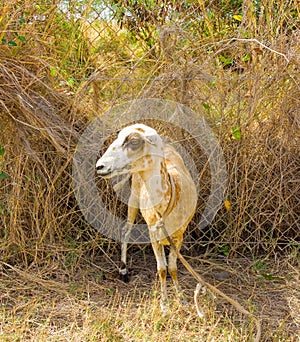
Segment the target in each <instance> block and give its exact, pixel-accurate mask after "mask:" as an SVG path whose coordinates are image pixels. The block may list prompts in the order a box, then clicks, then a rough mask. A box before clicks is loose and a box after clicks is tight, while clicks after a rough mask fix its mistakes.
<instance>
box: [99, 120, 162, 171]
mask: <svg viewBox="0 0 300 342" xmlns="http://www.w3.org/2000/svg"><path fill="white" fill-rule="evenodd" d="M163 158H164V154H163V142H162V139H161V137H160V136H159V135H158V133H157V132H156V130H155V129H153V128H151V127H149V126H146V125H144V124H135V125H132V126H127V127H125V128H123V129H122V130H121V131H120V132H119V134H118V137H117V139H116V140H115V141H114V142H113V143H112V144H111V145H110V146H109V148H108V149H107V151H106V152H105V153H104V155H103V156H102V157H101V158H100V159H99V160H98V161H97V163H96V170H97V173H98V175H99V176H101V177H104V178H111V177H114V176H117V175H120V174H124V173H128V172H131V173H134V172H139V171H145V170H149V169H151V168H152V167H154V165H155V164H156V162H157V161H161V160H162V159H163Z"/></svg>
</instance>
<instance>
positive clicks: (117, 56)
mask: <svg viewBox="0 0 300 342" xmlns="http://www.w3.org/2000/svg"><path fill="white" fill-rule="evenodd" d="M278 3H279V5H280V2H278ZM246 4H247V1H244V7H243V11H244V12H243V13H244V14H245V16H244V18H247V20H244V21H243V22H242V23H241V25H237V23H236V25H235V26H230V25H229V23H226V25H225V24H224V23H223V24H224V26H222V25H223V24H222V22H219V21H218V23H219V25H220V27H215V26H214V23H215V22H216V20H215V19H216V18H211V22H210V21H209V20H210V18H209V17H206V18H204V19H205V20H204V21H205V23H202V24H201V25H203V27H202V26H201V27H202V29H203V30H205V28H206V29H207V30H208V31H207V32H208V35H205V34H204V33H203V32H204V31H203V30H198V31H195V30H194V31H193V30H192V28H187V27H184V26H183V27H179V25H176V26H175V25H174V26H172V25H168V26H166V27H161V28H160V32H159V34H157V33H155V34H154V38H156V39H157V40H156V41H155V43H154V45H153V46H152V47H150V48H149V46H148V47H147V45H145V44H140V45H139V44H138V42H136V41H135V42H132V39H130V36H129V35H128V32H127V31H126V28H123V29H122V30H120V31H118V34H116V35H114V34H113V31H114V30H116V29H117V28H118V27H119V26H118V25H117V24H116V23H115V24H113V25H110V24H108V23H103V22H102V23H99V22H95V23H94V24H92V23H91V22H88V23H87V22H83V21H78V20H76V16H74V17H72V16H71V17H70V18H67V17H66V16H64V15H63V14H61V16H60V17H59V16H58V14H57V6H56V5H53V6H50V7H47V5H45V4H44V3H43V2H41V3H40V5H37V6H36V7H34V8H33V7H32V3H31V2H29V1H24V6H23V7H22V9H20V7H19V5H18V2H17V1H15V2H14V1H9V2H8V1H4V3H3V4H1V5H0V13H1V14H0V19H1V20H0V39H2V41H1V42H2V43H1V44H2V45H1V50H0V84H1V86H0V114H1V116H0V132H1V135H0V151H4V154H3V152H1V153H0V154H1V155H0V174H1V175H3V173H2V172H4V173H5V175H7V178H5V177H3V176H1V177H0V225H1V230H0V238H1V241H0V248H1V263H0V278H1V282H0V291H1V297H0V298H1V299H0V300H1V307H0V339H1V340H3V341H36V340H38V341H67V340H68V341H93V340H94V341H98V340H101V341H118V340H120V341H122V340H130V341H140V340H141V341H165V340H169V341H193V340H194V341H251V338H252V336H253V335H254V330H255V326H254V323H253V322H249V321H248V320H247V319H245V317H241V316H240V315H239V314H237V313H236V312H234V311H233V309H232V308H231V307H230V306H228V304H226V303H223V302H222V301H221V300H220V299H212V298H211V297H210V296H209V295H208V294H207V295H204V296H202V297H201V298H199V300H200V301H201V303H200V306H201V305H202V306H203V309H204V311H206V317H205V318H204V319H203V320H200V319H199V318H198V316H197V313H196V310H195V308H194V305H193V303H192V297H193V291H194V289H195V286H196V284H195V281H194V279H192V277H191V276H190V275H189V274H187V273H186V271H185V270H184V269H183V268H182V267H180V268H181V272H180V273H181V274H180V279H181V283H182V286H183V288H184V291H185V293H186V297H187V299H188V302H189V304H188V305H187V306H180V305H179V304H178V303H176V301H174V303H173V302H172V303H171V306H170V313H169V314H168V315H166V316H162V315H161V313H160V312H159V305H158V300H159V298H158V294H157V293H158V291H157V286H158V282H157V280H156V278H155V260H154V257H153V256H152V254H151V251H150V249H149V248H148V247H140V248H139V247H137V246H134V247H131V248H130V251H129V253H130V255H131V258H132V259H131V261H130V268H131V282H130V284H129V285H125V284H122V283H120V282H119V281H118V280H117V279H116V277H117V267H116V264H117V262H118V258H119V246H118V244H117V243H115V242H112V241H110V240H108V239H107V238H105V237H103V236H101V235H100V234H98V233H96V232H95V231H94V230H93V229H92V228H91V227H89V225H88V224H87V223H86V222H85V220H84V218H83V216H82V215H81V213H80V211H79V208H78V206H77V204H76V200H75V197H74V194H73V189H72V184H71V164H72V156H73V152H74V149H75V147H76V142H77V140H78V137H79V136H80V133H81V132H82V131H83V130H84V129H85V127H86V126H87V124H88V122H90V121H91V120H92V119H93V118H94V117H96V116H97V115H98V114H99V112H100V113H102V112H103V111H104V110H106V109H108V108H110V107H111V106H113V105H115V104H118V103H121V102H123V101H125V100H132V99H136V98H146V97H158V98H167V99H170V100H175V101H179V102H182V103H184V104H186V105H188V106H190V107H191V108H192V109H193V110H195V111H196V112H199V113H202V115H204V116H205V117H206V118H207V120H208V121H209V122H210V124H211V127H212V129H213V130H214V132H215V134H216V136H217V137H218V139H219V141H220V143H221V145H222V148H223V151H224V156H225V159H226V162H227V167H228V170H227V171H228V186H227V193H226V199H227V200H228V201H230V204H231V210H227V209H228V208H227V209H226V208H225V206H224V207H223V208H221V210H220V211H219V212H218V214H217V216H216V217H215V220H214V222H213V223H212V225H211V226H210V227H209V228H208V229H207V230H205V231H203V232H200V231H199V230H198V229H196V225H197V222H198V220H199V217H200V215H201V212H202V208H201V206H200V207H199V210H198V213H197V214H196V216H195V218H194V221H193V223H192V224H191V226H190V228H189V231H188V234H187V236H186V240H185V246H184V248H183V250H182V252H183V254H184V255H187V256H188V257H189V258H190V261H191V263H192V265H193V267H194V268H195V269H196V270H197V271H198V272H199V273H200V274H203V276H204V278H205V279H206V280H208V281H209V282H211V283H212V284H214V285H216V286H217V287H220V288H221V289H222V291H224V292H225V293H226V294H228V295H230V296H232V297H233V298H235V299H236V300H238V301H239V302H241V303H242V304H243V305H244V306H245V307H246V308H247V309H248V310H250V311H251V312H254V313H255V315H257V316H258V317H260V318H262V320H263V324H262V328H263V330H262V340H263V341H291V342H292V341H296V340H297V333H298V331H297V329H298V330H299V317H300V313H299V292H298V288H297V284H298V282H299V271H298V268H297V267H298V262H299V227H300V219H299V217H300V212H299V193H300V185H299V177H300V155H299V136H300V135H299V132H300V119H299V118H300V112H299V108H300V104H299V99H300V96H299V95H300V92H299V55H300V50H299V46H300V44H299V29H297V23H298V19H297V18H298V16H297V13H298V14H299V7H297V6H298V5H297V3H296V2H295V3H292V2H290V1H288V2H282V4H281V5H280V6H279V5H278V6H279V7H278V8H275V7H276V6H277V5H275V4H273V2H267V1H264V8H265V15H264V17H259V18H257V17H256V16H255V15H254V14H253V13H252V12H251V10H250V9H249V7H247V6H246ZM203 6H204V5H203ZM291 6H293V8H294V12H293V13H294V14H293V15H292V14H291V13H292V12H291V11H290V10H289V7H291ZM278 11H279V12H280V13H281V15H280V16H279V15H278V16H276V13H278ZM33 19H34V20H33ZM88 24H89V25H90V26H91V27H92V29H91V31H92V33H90V32H89V29H88ZM207 27H208V28H207ZM95 28H97V29H95ZM212 30H216V34H215V37H212V36H211V35H210V33H211V31H212ZM108 31H109V32H110V34H107V33H108ZM246 33H247V35H246ZM91 34H92V35H93V44H91V41H90V40H89V38H90V35H91ZM97 35H98V37H97ZM245 35H246V38H248V37H256V38H257V41H254V40H251V39H250V40H245ZM22 37H23V38H22ZM24 38H25V40H24ZM233 38H234V39H233ZM97 39H99V42H100V43H101V44H102V45H101V46H104V47H109V48H107V49H106V50H105V49H103V50H101V51H100V50H99V51H100V52H99V51H97V47H98V45H97V44H98V43H99V42H98V41H97ZM13 42H14V43H15V44H16V45H15V44H13ZM260 42H262V43H263V45H262V44H260ZM123 45H126V49H123ZM224 58H225V62H224ZM231 59H232V63H229V64H226V63H227V62H228V61H230V60H231ZM226 60H227V62H226ZM287 60H288V62H287ZM224 63H225V65H224ZM153 124H154V125H157V126H158V127H159V129H161V130H163V131H164V132H166V134H167V135H169V136H170V138H171V139H173V140H176V139H177V140H178V139H179V138H178V135H177V131H176V130H174V129H172V127H171V128H170V127H168V126H167V125H166V126H164V127H162V126H161V122H157V123H155V122H154V123H153ZM236 128H238V130H239V131H240V133H241V137H240V138H236V136H235V134H234V132H233V130H234V129H236ZM174 132H175V133H176V134H175V136H174ZM179 133H180V132H178V134H179ZM188 141H189V142H191V141H193V143H192V144H187V143H186V141H182V144H183V145H184V144H187V146H186V147H187V148H188V149H189V150H190V151H191V155H192V156H193V157H194V159H195V163H196V164H197V163H198V164H197V166H198V165H199V167H200V168H201V166H203V165H205V162H206V159H205V157H203V156H201V158H200V157H199V154H201V153H202V151H201V149H200V148H199V146H197V145H196V144H195V143H194V140H188ZM2 148H3V149H4V150H2ZM203 177H204V178H203V179H202V180H201V181H202V183H201V182H200V184H201V186H202V196H203V197H202V198H201V199H200V200H199V204H201V203H204V202H205V200H206V198H207V194H208V192H209V180H210V175H209V173H208V172H207V173H204V175H203ZM4 178H5V179H4ZM111 196H112V193H109V194H107V198H108V200H109V201H110V202H111ZM114 203H117V202H114ZM112 209H113V210H115V211H117V210H119V209H120V208H119V207H118V206H117V204H114V205H113V208H112ZM123 211H124V212H125V211H126V208H125V206H124V210H123ZM123 214H124V213H123ZM199 256H201V259H199Z"/></svg>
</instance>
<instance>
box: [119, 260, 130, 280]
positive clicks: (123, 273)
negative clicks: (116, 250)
mask: <svg viewBox="0 0 300 342" xmlns="http://www.w3.org/2000/svg"><path fill="white" fill-rule="evenodd" d="M119 275H120V280H122V281H123V282H124V283H129V275H128V272H127V267H126V265H125V264H124V263H122V265H121V268H120V271H119Z"/></svg>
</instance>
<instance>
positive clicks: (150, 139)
mask: <svg viewBox="0 0 300 342" xmlns="http://www.w3.org/2000/svg"><path fill="white" fill-rule="evenodd" d="M145 140H146V141H147V142H148V143H149V144H151V145H155V143H156V136H155V135H148V136H146V137H145Z"/></svg>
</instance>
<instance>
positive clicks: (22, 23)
mask: <svg viewBox="0 0 300 342" xmlns="http://www.w3.org/2000/svg"><path fill="white" fill-rule="evenodd" d="M19 23H20V24H21V25H24V24H25V23H26V21H25V18H24V17H20V18H19Z"/></svg>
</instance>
